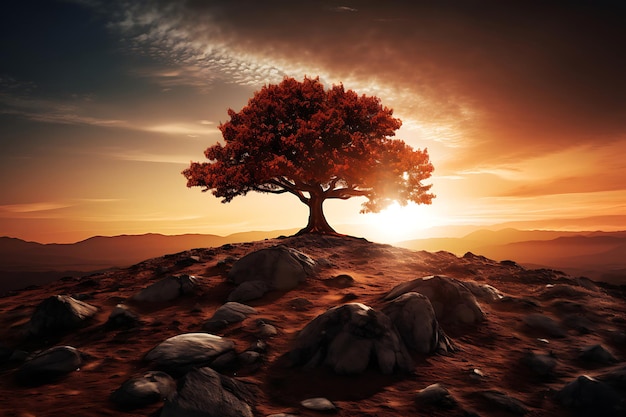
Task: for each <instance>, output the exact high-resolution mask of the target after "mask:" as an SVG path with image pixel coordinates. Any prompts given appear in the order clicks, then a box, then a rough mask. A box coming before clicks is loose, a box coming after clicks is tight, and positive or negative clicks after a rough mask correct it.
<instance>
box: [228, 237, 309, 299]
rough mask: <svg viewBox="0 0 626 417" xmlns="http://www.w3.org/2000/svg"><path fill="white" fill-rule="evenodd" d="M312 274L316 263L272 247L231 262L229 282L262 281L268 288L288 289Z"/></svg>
mask: <svg viewBox="0 0 626 417" xmlns="http://www.w3.org/2000/svg"><path fill="white" fill-rule="evenodd" d="M314 272H315V261H313V259H311V258H310V257H309V256H307V255H305V254H304V253H302V252H299V251H297V250H295V249H292V248H288V247H286V246H274V247H271V248H265V249H261V250H258V251H255V252H252V253H249V254H247V255H246V256H244V257H243V258H241V259H239V260H238V261H237V262H235V263H234V265H233V267H232V268H231V270H230V271H229V273H228V280H229V281H231V282H233V283H235V284H241V283H243V282H246V281H259V280H260V281H264V282H266V283H267V284H268V286H269V287H270V288H271V289H275V290H282V291H286V290H291V289H294V288H296V287H297V286H298V285H299V284H300V283H302V282H304V281H305V280H306V278H307V277H308V276H310V275H313V273H314Z"/></svg>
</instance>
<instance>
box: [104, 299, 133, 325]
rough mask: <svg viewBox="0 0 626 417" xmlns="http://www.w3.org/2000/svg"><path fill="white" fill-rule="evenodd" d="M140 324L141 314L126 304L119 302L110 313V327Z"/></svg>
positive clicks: (108, 321) (108, 322) (108, 323)
mask: <svg viewBox="0 0 626 417" xmlns="http://www.w3.org/2000/svg"><path fill="white" fill-rule="evenodd" d="M137 325H139V314H137V313H135V312H134V311H132V310H131V309H130V308H128V306H125V305H124V304H118V305H116V306H115V308H114V309H113V310H112V311H111V314H109V318H108V320H107V326H109V327H114V328H117V327H135V326H137Z"/></svg>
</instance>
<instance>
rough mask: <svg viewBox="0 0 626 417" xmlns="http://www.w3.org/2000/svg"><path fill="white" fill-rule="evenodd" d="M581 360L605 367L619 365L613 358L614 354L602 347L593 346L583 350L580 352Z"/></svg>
mask: <svg viewBox="0 0 626 417" xmlns="http://www.w3.org/2000/svg"><path fill="white" fill-rule="evenodd" d="M579 358H580V359H582V360H584V361H587V362H595V363H600V364H605V365H609V364H612V363H617V359H616V358H615V356H613V354H612V353H611V352H609V351H608V350H606V348H605V347H604V346H602V345H593V346H587V347H585V348H583V349H582V350H581V352H580V356H579Z"/></svg>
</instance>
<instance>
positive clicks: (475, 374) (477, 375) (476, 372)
mask: <svg viewBox="0 0 626 417" xmlns="http://www.w3.org/2000/svg"><path fill="white" fill-rule="evenodd" d="M484 377H485V373H484V372H483V371H481V370H480V369H478V368H474V369H472V370H471V372H470V378H472V379H475V380H481V379H483V378H484Z"/></svg>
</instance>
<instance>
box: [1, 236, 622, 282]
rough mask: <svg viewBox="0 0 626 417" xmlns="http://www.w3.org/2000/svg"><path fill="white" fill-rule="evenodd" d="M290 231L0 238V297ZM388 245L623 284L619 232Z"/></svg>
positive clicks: (483, 237) (433, 239) (431, 240)
mask: <svg viewBox="0 0 626 417" xmlns="http://www.w3.org/2000/svg"><path fill="white" fill-rule="evenodd" d="M296 231H297V229H289V230H278V231H263V232H260V231H252V232H244V233H236V234H232V235H228V236H218V235H205V234H185V235H175V236H166V235H161V234H145V235H121V236H113V237H104V236H96V237H92V238H89V239H86V240H83V241H80V242H76V243H72V244H56V243H51V244H41V243H36V242H26V241H23V240H20V239H16V238H10V237H0V294H2V293H5V292H6V291H8V290H13V289H19V288H24V287H27V286H30V285H40V284H44V283H47V282H50V281H54V280H56V279H59V278H61V277H65V276H74V277H75V276H83V275H86V274H88V273H93V272H98V271H103V270H107V269H112V268H116V267H126V266H129V265H132V264H135V263H138V262H141V261H143V260H146V259H149V258H154V257H158V256H162V255H164V254H168V253H176V252H181V251H184V250H188V249H192V248H206V247H216V246H221V245H224V244H226V243H238V242H252V241H257V240H263V239H268V238H274V237H277V236H280V235H292V234H294V233H296ZM395 246H400V247H405V248H409V249H414V250H426V251H430V252H436V251H440V250H443V251H447V252H452V253H454V254H456V255H458V256H462V255H463V254H465V253H466V252H472V253H474V254H476V255H483V256H486V257H487V258H491V259H494V260H498V261H501V260H505V259H508V260H513V261H515V262H517V263H519V264H521V265H523V266H525V267H535V268H540V267H544V268H552V269H558V270H561V271H564V272H567V273H568V274H570V275H574V276H576V275H580V276H587V277H589V278H592V279H595V280H602V281H606V282H611V283H618V284H626V231H620V232H560V231H540V230H518V229H512V228H507V229H502V230H497V231H493V230H478V231H474V232H472V233H469V234H467V235H465V236H464V237H458V238H429V239H417V240H410V241H404V242H400V243H396V244H395Z"/></svg>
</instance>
